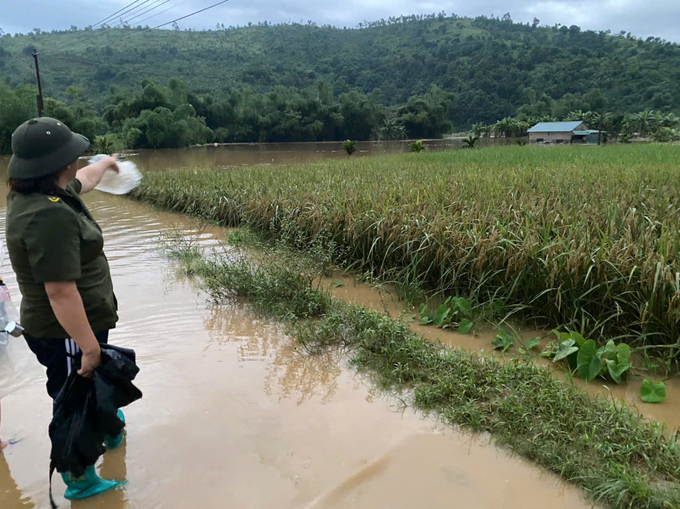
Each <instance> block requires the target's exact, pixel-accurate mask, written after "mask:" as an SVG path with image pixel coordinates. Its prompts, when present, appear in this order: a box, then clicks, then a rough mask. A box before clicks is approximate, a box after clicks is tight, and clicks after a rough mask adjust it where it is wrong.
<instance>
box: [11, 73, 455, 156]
mask: <svg viewBox="0 0 680 509" xmlns="http://www.w3.org/2000/svg"><path fill="white" fill-rule="evenodd" d="M35 94H36V90H35V88H34V87H33V86H31V85H21V86H18V87H16V88H15V89H14V90H12V89H10V88H9V87H8V86H7V85H4V84H2V83H0V152H2V153H7V152H9V151H10V150H11V146H10V137H11V133H12V131H13V130H14V129H15V128H16V127H17V126H18V125H19V124H20V123H21V122H23V121H24V120H26V119H28V118H31V117H32V116H35V114H36V112H35V108H36V106H35V102H36V101H35ZM81 95H82V91H81V90H79V89H77V88H75V87H71V88H69V90H68V96H69V104H67V103H64V102H61V101H57V100H54V99H52V98H48V99H46V100H45V112H44V114H45V115H47V116H52V117H55V118H59V119H60V120H62V121H64V122H65V123H66V124H67V125H69V126H70V127H71V128H72V129H74V130H76V131H78V132H80V133H82V134H83V135H85V136H87V137H88V138H90V139H92V140H97V145H98V146H97V147H96V148H98V149H106V150H120V149H124V148H180V147H186V146H189V145H195V144H204V143H212V142H220V143H230V142H291V141H298V142H304V141H339V140H344V139H354V140H373V139H376V140H378V139H379V140H391V139H403V138H406V137H412V138H441V137H442V135H443V134H445V133H447V132H449V131H450V130H451V128H452V125H451V122H450V121H449V119H448V111H449V105H450V101H451V94H449V93H446V92H444V91H442V90H441V89H439V88H437V87H432V89H431V90H430V91H429V92H428V93H426V94H423V95H422V96H414V97H411V98H410V99H409V100H408V102H406V103H405V104H402V105H398V106H393V107H385V106H383V105H382V104H381V101H380V97H379V95H380V92H379V91H375V92H373V93H371V94H363V93H361V92H357V91H352V92H348V93H345V94H341V95H339V96H335V95H334V94H333V91H332V89H331V88H330V86H329V85H327V84H326V83H324V82H319V83H317V84H316V85H315V86H313V87H309V88H306V89H304V90H298V89H295V88H292V87H288V88H287V87H283V86H277V87H275V88H274V90H273V91H271V92H269V93H264V94H260V93H254V92H253V91H252V90H251V89H249V88H245V89H243V90H239V91H235V92H232V93H231V94H229V95H225V96H224V97H222V98H220V99H218V98H215V97H213V96H212V95H210V94H200V95H199V94H195V93H194V92H192V91H190V90H189V88H188V87H187V85H186V84H185V83H184V82H183V81H181V80H179V79H171V80H170V82H169V83H168V86H162V85H160V84H158V83H155V82H153V81H150V80H145V81H144V82H142V86H141V88H140V89H138V91H137V92H136V93H135V94H123V93H115V94H112V95H110V96H109V98H108V104H107V105H106V107H105V110H104V114H103V115H102V116H99V115H98V114H97V113H96V112H95V111H93V110H90V109H88V108H87V107H85V106H84V105H83V101H82V100H81Z"/></svg>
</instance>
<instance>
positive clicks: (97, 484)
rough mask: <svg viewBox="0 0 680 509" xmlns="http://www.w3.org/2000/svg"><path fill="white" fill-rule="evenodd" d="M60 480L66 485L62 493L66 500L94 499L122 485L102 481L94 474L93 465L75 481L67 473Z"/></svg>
mask: <svg viewBox="0 0 680 509" xmlns="http://www.w3.org/2000/svg"><path fill="white" fill-rule="evenodd" d="M61 478H62V479H63V480H64V483H65V484H66V493H64V498H65V499H66V500H81V499H83V498H89V497H94V496H95V495H99V494H100V493H104V492H105V491H108V490H110V489H113V488H115V487H117V486H120V485H121V484H123V483H120V482H118V481H107V480H105V479H102V478H101V477H99V476H98V475H97V472H95V470H94V465H93V466H91V467H88V468H87V470H86V471H85V475H83V476H82V477H78V478H77V479H74V478H73V477H72V476H71V474H69V473H65V474H61Z"/></svg>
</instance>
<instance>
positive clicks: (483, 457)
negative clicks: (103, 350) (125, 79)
mask: <svg viewBox="0 0 680 509" xmlns="http://www.w3.org/2000/svg"><path fill="white" fill-rule="evenodd" d="M3 194H4V193H3ZM87 201H88V204H89V206H90V207H91V209H92V212H93V214H94V215H95V217H96V218H97V219H98V220H99V221H100V224H101V225H102V227H103V229H104V231H105V238H106V250H107V253H108V256H109V259H110V262H111V267H112V272H113V277H114V284H115V287H116V291H117V295H118V298H119V301H120V306H121V309H120V315H121V322H120V326H119V328H118V329H117V330H115V331H114V332H113V333H112V336H111V341H112V342H115V343H116V344H119V345H122V346H126V347H131V348H134V349H135V350H136V351H137V353H138V361H139V364H140V366H141V368H142V372H141V373H140V376H139V378H138V385H139V387H140V388H141V389H142V390H143V391H144V399H143V400H142V401H141V402H138V403H136V404H135V405H133V406H132V407H130V408H129V409H127V410H126V414H127V418H128V422H129V435H128V438H127V442H126V443H125V445H124V446H123V447H121V448H120V449H119V450H116V451H112V452H110V453H107V454H106V455H105V457H104V461H103V464H101V466H100V469H101V470H100V471H101V474H102V475H104V476H106V477H111V478H127V479H128V481H129V484H128V485H127V487H126V488H125V489H124V490H121V491H115V492H111V493H107V494H104V495H102V496H100V497H96V498H93V499H91V500H87V501H82V502H78V503H74V504H73V507H74V508H78V509H80V508H83V509H89V508H101V509H123V508H130V509H146V508H154V509H155V508H186V507H200V508H202V509H203V508H206V509H209V508H215V509H218V508H219V509H221V508H224V507H249V508H250V507H252V508H272V509H274V508H277V509H278V508H289V507H290V508H307V507H313V508H335V507H343V508H345V507H367V508H368V507H372V508H375V507H391V508H402V507H403V508H407V507H418V508H443V507H456V508H465V507H473V506H474V507H476V508H487V507H488V508H494V509H498V508H508V509H509V508H516V507H522V508H529V509H530V508H536V509H538V508H542V507H548V506H549V507H551V508H555V509H560V508H564V509H567V508H569V509H574V508H577V509H578V508H587V507H591V505H590V504H589V503H587V502H585V501H584V500H583V499H582V497H581V493H580V492H579V491H578V490H576V489H575V488H573V487H571V486H568V485H567V484H566V483H564V482H562V481H560V480H559V479H558V478H557V477H556V476H554V475H551V474H548V473H546V472H545V471H543V470H541V469H539V468H538V467H535V466H534V465H532V464H530V463H528V462H525V461H522V460H519V459H517V458H514V457H512V456H510V455H508V454H507V453H505V452H503V451H500V450H498V449H497V448H495V447H493V446H491V445H488V443H487V441H486V439H485V438H483V437H481V438H480V437H471V436H468V435H465V434H461V433H458V432H455V431H452V430H442V429H439V428H438V427H437V425H436V423H435V422H434V421H432V420H428V419H421V418H420V417H418V416H416V415H414V414H413V413H411V412H410V411H409V410H406V411H404V412H402V411H400V408H399V405H398V402H397V401H396V400H394V399H392V398H385V397H383V396H381V395H379V394H376V393H374V392H372V391H371V389H370V388H369V387H370V386H369V385H368V384H367V383H365V381H364V380H362V379H361V378H360V377H358V376H357V375H355V374H354V372H353V371H352V370H351V368H348V367H347V366H346V364H345V359H344V358H343V357H342V356H340V355H327V356H322V357H308V356H305V355H303V354H302V353H301V352H299V351H298V350H297V349H296V348H295V345H294V343H293V341H292V340H291V339H290V338H289V337H287V336H286V335H285V334H284V333H283V329H282V327H281V326H280V325H279V324H277V323H274V322H270V321H267V320H263V319H261V318H258V317H256V316H254V315H252V314H251V313H250V312H249V311H248V309H247V307H244V306H241V305H232V306H213V305H210V303H209V302H208V301H207V299H206V297H205V296H204V295H202V294H200V293H199V292H197V291H196V290H195V289H194V288H192V287H191V285H190V284H189V283H187V282H186V281H184V280H181V279H179V280H178V278H177V276H176V274H175V272H174V269H173V268H172V266H171V265H170V264H169V262H167V260H165V259H164V258H163V255H162V253H160V252H159V250H158V244H157V238H158V235H159V233H160V232H163V231H166V230H170V229H172V228H173V227H179V228H180V229H182V230H184V231H187V232H188V231H190V230H191V227H192V226H191V223H190V222H189V221H188V220H187V219H185V218H183V217H180V216H176V215H171V214H166V213H162V212H157V211H152V210H150V209H148V208H145V207H143V206H141V205H139V204H136V203H133V202H130V201H127V200H125V199H120V198H115V197H110V196H106V195H103V194H94V195H93V196H91V197H89V198H88V200H87ZM0 205H2V203H0ZM0 217H2V218H3V220H4V211H0ZM3 226H4V225H0V230H2V231H4V228H3ZM223 235H224V232H223V230H219V229H218V230H215V231H208V232H206V233H205V234H204V235H203V238H202V242H203V244H205V245H210V244H214V243H217V242H218V241H219V240H222V237H223ZM1 270H2V273H1V275H2V276H5V277H6V279H7V281H8V284H9V285H10V288H11V289H12V290H13V291H14V295H15V300H18V292H17V291H16V284H15V281H14V278H13V276H12V274H11V270H10V269H9V265H8V264H5V266H4V267H2V269H1ZM25 353H28V352H25ZM43 384H44V379H43V376H42V374H41V372H40V370H38V371H37V372H36V375H35V376H33V377H31V378H30V379H29V380H27V381H25V382H24V383H22V384H20V386H19V387H18V388H17V389H16V390H15V391H14V392H12V393H11V394H10V395H9V396H7V397H5V398H4V399H3V401H2V403H3V423H2V430H3V436H8V437H13V438H19V439H21V440H22V441H21V442H19V443H18V444H16V445H14V446H12V447H11V448H9V449H8V450H7V451H6V452H5V453H4V454H0V507H1V508H2V509H18V508H33V507H35V508H43V507H47V504H48V499H47V490H48V485H47V473H48V457H49V440H48V438H47V425H48V423H49V419H50V408H51V407H50V400H49V398H48V397H47V395H46V393H45V390H44V387H43ZM54 480H55V485H54V492H55V495H57V501H58V503H59V504H60V506H62V507H68V506H69V504H68V503H67V502H66V501H64V500H63V498H62V497H61V494H62V493H63V490H64V487H63V484H62V483H61V480H60V479H58V476H55V478H54Z"/></svg>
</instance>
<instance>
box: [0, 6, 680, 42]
mask: <svg viewBox="0 0 680 509" xmlns="http://www.w3.org/2000/svg"><path fill="white" fill-rule="evenodd" d="M132 1H133V0H0V28H2V29H3V30H4V31H5V32H9V33H15V32H29V31H31V30H32V29H33V28H36V27H37V28H40V29H42V30H52V29H55V28H56V29H65V28H69V27H70V26H71V25H76V26H78V27H84V26H87V25H92V24H95V23H97V22H98V21H100V20H101V19H103V18H105V17H107V16H109V15H111V14H113V13H114V12H116V11H117V10H119V9H121V8H124V7H125V6H127V5H128V4H130V3H131V2H132ZM217 1H218V0H137V5H135V6H133V8H137V10H136V11H134V10H133V11H130V13H129V14H124V17H125V18H132V17H134V16H136V15H138V14H140V13H141V15H140V16H139V17H138V18H137V19H136V20H132V21H131V24H132V25H135V24H136V23H138V22H139V21H142V20H144V18H147V17H148V16H151V15H153V14H156V13H161V14H159V15H157V16H156V17H154V18H152V19H149V20H148V21H145V22H144V23H143V24H144V25H147V24H148V25H150V26H156V25H159V24H161V23H165V22H166V21H171V20H173V19H176V18H179V17H180V16H184V15H186V14H189V13H191V12H194V11H197V10H199V9H201V8H204V7H207V6H209V5H211V4H214V3H216V2H217ZM142 4H145V5H142ZM154 7H156V10H151V11H150V12H148V13H147V14H143V12H144V11H145V10H146V9H153V8H154ZM167 8H170V9H169V10H168V11H167V12H162V11H164V10H165V9H167ZM442 10H443V11H446V13H447V14H451V13H456V14H458V15H461V16H478V15H482V14H483V15H487V16H490V15H492V14H493V15H495V16H502V15H503V14H505V13H506V12H510V13H511V14H512V18H513V20H514V21H521V22H527V21H529V22H531V21H532V20H533V19H534V17H537V18H539V19H540V20H541V25H546V24H547V25H554V24H556V23H561V24H563V25H574V24H575V25H579V26H581V27H582V28H583V29H592V30H611V31H612V32H613V33H618V32H619V31H621V30H626V31H629V32H633V34H634V35H637V36H642V37H648V36H655V37H661V38H663V39H667V40H672V41H676V42H680V0H503V1H500V0H473V1H471V0H460V1H443V0H442V1H439V0H431V1H416V0H344V1H342V2H324V1H323V0H322V1H310V0H230V1H229V2H227V3H226V4H223V5H220V6H218V7H215V8H214V9H211V10H209V11H207V12H205V13H202V14H198V15H196V16H194V17H192V18H188V19H186V20H183V21H180V23H179V24H180V27H182V28H194V29H200V28H213V27H214V26H215V24H216V23H217V22H220V23H224V24H225V25H226V26H229V25H245V24H247V23H248V22H253V23H257V22H258V21H265V20H267V21H270V22H281V21H289V20H291V21H300V20H301V19H302V20H305V21H307V20H308V19H311V20H313V21H315V22H316V23H317V24H319V25H321V24H332V25H336V26H341V27H342V26H348V27H349V26H356V25H357V23H359V22H361V21H364V20H369V21H373V20H376V19H380V18H387V17H389V16H399V15H401V14H420V13H433V12H440V11H442Z"/></svg>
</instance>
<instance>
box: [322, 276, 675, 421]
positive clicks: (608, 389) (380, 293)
mask: <svg viewBox="0 0 680 509" xmlns="http://www.w3.org/2000/svg"><path fill="white" fill-rule="evenodd" d="M323 286H324V287H325V288H327V289H328V290H329V291H330V292H331V293H332V294H333V296H335V297H337V298H339V299H342V300H345V301H348V302H352V303H354V304H361V305H364V306H368V307H370V308H371V309H375V310H377V311H381V312H386V313H389V314H390V315H391V316H393V317H394V318H399V317H401V318H404V319H408V318H409V317H410V315H412V314H413V313H414V311H413V310H412V311H410V312H406V311H405V309H404V305H403V303H401V302H400V301H399V299H398V297H397V294H396V291H395V290H394V289H393V288H392V287H391V286H389V285H382V286H380V285H378V286H375V285H369V284H363V283H360V282H357V281H356V280H355V279H354V278H353V277H351V276H347V275H343V274H336V275H335V276H334V277H330V278H325V279H324V281H323ZM411 330H412V331H413V332H415V333H417V334H419V335H421V336H423V337H424V338H427V339H429V340H431V341H441V342H442V343H443V344H445V345H449V346H453V347H459V348H464V349H465V350H469V351H472V352H486V353H487V354H490V355H495V356H496V357H497V358H499V359H501V360H503V359H512V358H514V357H517V356H518V352H517V348H516V347H515V348H513V349H512V350H509V351H508V353H507V354H501V353H499V352H498V351H497V350H494V349H493V346H492V344H491V341H492V340H493V339H494V337H495V336H496V334H497V332H496V331H495V330H489V328H488V327H487V329H486V330H482V331H481V332H473V333H472V334H467V335H463V334H458V333H457V332H456V331H452V330H442V329H438V328H436V327H428V326H422V325H419V324H418V322H417V321H415V322H413V323H411ZM520 335H521V336H522V338H523V339H524V341H528V340H530V339H531V338H534V337H543V338H544V339H543V340H542V341H541V345H542V347H544V346H545V345H546V344H547V343H548V342H549V341H550V340H551V339H552V338H553V337H554V336H552V335H551V334H550V331H546V330H527V331H521V332H520ZM546 336H547V337H546ZM535 362H536V363H537V364H538V365H541V366H549V367H550V368H551V369H552V370H553V373H554V374H555V376H557V377H559V378H561V379H563V380H565V381H566V380H567V379H568V377H567V374H566V372H565V371H564V370H563V369H562V367H561V366H560V365H556V364H553V363H552V362H550V361H549V360H547V359H535ZM646 377H647V378H650V379H652V380H654V381H659V380H662V378H659V377H655V376H650V375H646ZM642 381H643V377H641V376H635V375H632V376H629V379H628V381H627V382H625V383H623V384H621V385H616V384H615V383H614V382H606V381H603V380H600V379H596V380H593V381H591V382H588V383H586V382H585V381H584V380H582V379H580V378H576V379H573V383H574V384H575V385H577V386H579V387H583V388H584V389H585V390H586V391H587V392H588V393H589V394H590V395H591V396H593V397H603V398H610V399H611V398H614V399H616V400H618V401H621V402H625V404H627V405H628V406H629V408H630V409H631V410H632V411H634V412H638V413H639V414H640V415H642V416H643V417H645V418H647V419H651V420H654V421H658V422H661V423H663V424H665V425H666V426H667V431H668V432H669V433H672V432H675V431H677V430H678V429H680V380H678V378H673V379H670V380H664V383H665V384H666V390H667V397H666V400H665V401H664V402H663V403H661V404H657V405H651V404H644V403H642V401H641V400H640V387H641V386H642Z"/></svg>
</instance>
